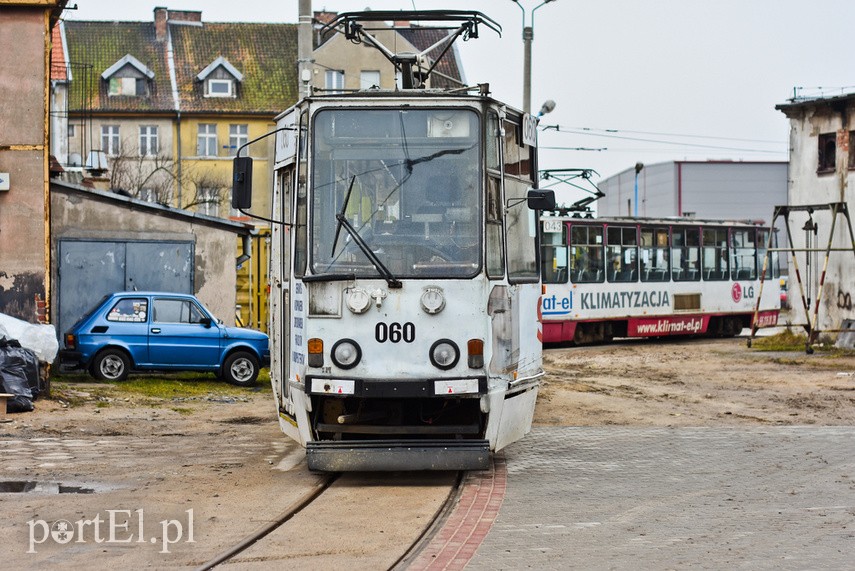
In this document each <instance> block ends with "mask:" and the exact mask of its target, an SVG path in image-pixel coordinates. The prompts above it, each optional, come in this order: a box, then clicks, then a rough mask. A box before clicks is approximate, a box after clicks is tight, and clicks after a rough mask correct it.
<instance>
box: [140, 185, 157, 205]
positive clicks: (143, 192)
mask: <svg viewBox="0 0 855 571" xmlns="http://www.w3.org/2000/svg"><path fill="white" fill-rule="evenodd" d="M137 198H139V199H140V200H145V201H146V202H157V194H156V193H155V192H154V189H152V188H141V189H140V192H139V195H138V196H137Z"/></svg>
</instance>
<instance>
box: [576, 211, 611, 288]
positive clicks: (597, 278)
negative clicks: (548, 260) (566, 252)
mask: <svg viewBox="0 0 855 571" xmlns="http://www.w3.org/2000/svg"><path fill="white" fill-rule="evenodd" d="M569 262H570V268H569V269H570V279H571V280H572V281H573V283H595V282H602V281H603V227H602V226H576V225H574V226H572V227H571V228H570V260H569Z"/></svg>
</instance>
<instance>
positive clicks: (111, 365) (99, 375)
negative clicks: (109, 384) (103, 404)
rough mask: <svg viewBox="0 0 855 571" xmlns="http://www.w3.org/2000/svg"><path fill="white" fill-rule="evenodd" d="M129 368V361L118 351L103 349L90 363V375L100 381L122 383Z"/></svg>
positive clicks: (123, 353)
mask: <svg viewBox="0 0 855 571" xmlns="http://www.w3.org/2000/svg"><path fill="white" fill-rule="evenodd" d="M130 368H131V361H130V359H128V356H127V355H126V354H125V352H124V351H121V350H119V349H104V350H103V351H101V352H100V353H98V354H97V355H95V359H94V360H93V361H92V375H93V376H94V377H95V378H96V379H100V380H102V381H124V380H125V379H127V378H128V373H129V372H130Z"/></svg>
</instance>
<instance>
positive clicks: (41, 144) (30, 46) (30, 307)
mask: <svg viewBox="0 0 855 571" xmlns="http://www.w3.org/2000/svg"><path fill="white" fill-rule="evenodd" d="M46 4H47V3H46V2H42V3H41V5H35V6H32V7H26V6H24V7H17V6H9V5H8V3H6V2H0V126H2V128H0V173H8V177H4V178H8V180H9V186H10V188H9V190H8V191H0V313H5V314H8V315H12V316H14V317H17V318H19V319H23V320H25V321H29V322H36V321H37V320H38V319H39V318H40V314H39V310H40V309H42V310H43V309H44V304H45V303H47V298H46V296H45V290H46V287H47V284H46V281H45V280H46V268H47V250H46V247H45V244H46V241H47V233H46V223H45V220H46V212H47V210H46V201H47V200H46V196H47V156H48V134H47V133H48V127H47V119H46V118H47V92H48V90H47V86H48V77H47V66H46V58H47V55H46V54H47V48H48V47H49V37H50V35H49V27H48V26H49V23H48V11H49V10H51V9H53V8H54V7H55V6H56V3H55V2H51V3H50V5H46ZM41 315H42V316H43V315H44V313H43V312H42V314H41Z"/></svg>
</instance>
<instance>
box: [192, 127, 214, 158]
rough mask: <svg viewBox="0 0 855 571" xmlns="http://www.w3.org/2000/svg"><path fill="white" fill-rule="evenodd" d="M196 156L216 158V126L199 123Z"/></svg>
mask: <svg viewBox="0 0 855 571" xmlns="http://www.w3.org/2000/svg"><path fill="white" fill-rule="evenodd" d="M196 154H197V155H199V156H200V157H216V156H217V125H216V124H214V123H199V135H198V138H197V140H196Z"/></svg>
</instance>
